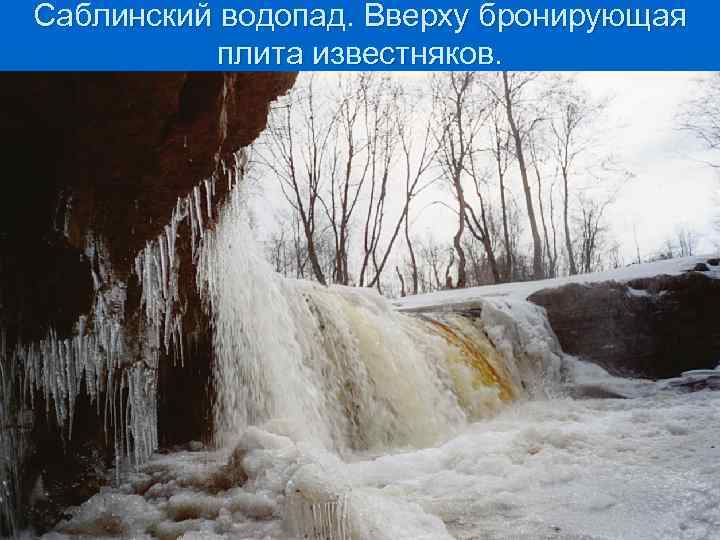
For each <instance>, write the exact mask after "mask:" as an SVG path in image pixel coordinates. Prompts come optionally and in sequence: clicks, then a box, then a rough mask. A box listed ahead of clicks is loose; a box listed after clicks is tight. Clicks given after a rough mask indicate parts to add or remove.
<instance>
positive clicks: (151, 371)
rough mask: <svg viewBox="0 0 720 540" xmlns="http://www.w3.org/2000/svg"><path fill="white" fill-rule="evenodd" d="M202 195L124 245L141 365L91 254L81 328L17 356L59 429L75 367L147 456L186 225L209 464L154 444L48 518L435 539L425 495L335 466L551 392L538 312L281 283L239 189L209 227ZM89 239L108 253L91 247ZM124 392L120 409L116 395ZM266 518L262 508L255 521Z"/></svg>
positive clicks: (442, 435) (92, 530) (206, 190)
mask: <svg viewBox="0 0 720 540" xmlns="http://www.w3.org/2000/svg"><path fill="white" fill-rule="evenodd" d="M237 169H238V168H237V167H236V169H235V170H236V171H237ZM235 178H236V179H237V177H235ZM230 182H231V186H232V180H230ZM214 193H215V182H214V181H208V182H204V183H203V184H202V185H201V186H200V187H198V188H197V189H195V190H193V192H192V193H191V194H190V195H189V196H188V197H187V198H186V199H182V200H180V201H179V202H178V205H177V207H176V209H175V211H174V213H173V216H172V219H171V221H170V224H169V225H168V226H167V227H165V229H164V230H163V232H162V233H161V234H160V235H159V237H158V238H157V239H156V240H154V241H152V242H149V243H148V244H147V246H146V247H145V249H144V250H143V251H142V252H141V253H140V254H139V255H138V256H137V258H136V261H135V272H136V276H137V278H138V281H139V283H140V284H141V286H142V296H141V306H142V309H143V314H144V317H142V323H141V327H140V336H141V343H140V347H139V353H140V354H139V356H140V358H141V359H142V362H140V363H138V364H137V365H127V362H128V358H129V357H131V356H132V355H130V354H128V351H127V349H128V347H129V345H128V343H127V338H126V336H125V335H124V326H123V320H122V314H123V313H124V302H125V287H124V284H122V283H119V282H114V281H113V280H112V279H111V272H110V271H109V270H108V269H105V268H103V266H102V265H95V266H96V267H97V268H98V275H94V278H95V282H96V288H97V294H96V307H95V313H94V314H93V318H92V320H93V325H92V328H89V327H88V326H89V325H88V323H87V321H86V319H85V318H81V319H80V321H79V323H78V328H77V334H76V336H75V337H73V338H69V339H64V340H63V339H59V338H58V337H57V336H56V335H55V334H54V332H52V331H50V333H49V335H48V338H47V339H46V340H43V341H42V342H40V343H39V344H31V345H29V346H25V347H23V346H18V350H17V351H15V352H14V353H13V355H14V358H15V359H16V360H17V359H21V361H19V362H15V363H14V364H13V365H23V366H26V368H25V369H26V371H27V372H26V374H25V375H24V376H23V377H21V378H20V380H22V381H23V384H24V385H25V386H24V387H27V388H28V390H31V389H34V388H36V389H38V390H40V391H42V392H44V393H45V397H46V399H45V403H46V404H47V403H48V402H49V401H50V399H52V401H53V402H54V403H55V407H54V409H55V413H56V414H57V415H58V418H57V420H58V424H59V425H61V426H64V425H71V424H72V416H73V406H74V402H75V399H76V397H77V394H78V392H79V391H80V388H81V384H80V381H81V380H83V379H84V380H85V386H86V387H87V389H88V392H89V393H90V396H91V397H92V398H93V399H94V400H95V401H96V403H97V405H98V410H99V411H100V406H101V404H100V401H99V397H100V396H101V395H102V394H103V393H106V394H110V395H109V397H107V398H106V401H105V403H106V404H105V405H104V407H105V409H106V410H105V413H104V414H105V416H106V418H108V417H109V418H110V425H111V426H113V429H114V433H115V439H116V450H117V454H118V456H119V455H120V454H121V453H122V452H124V451H127V452H130V451H132V452H133V454H132V455H133V456H134V461H135V463H136V464H138V465H139V464H141V463H143V462H145V461H146V460H147V459H148V458H149V457H150V455H151V453H152V452H153V451H154V450H155V449H156V448H157V412H156V411H157V406H156V387H157V371H156V370H157V366H158V362H159V361H160V358H161V356H160V355H161V351H164V352H165V353H169V352H171V351H172V352H174V354H173V355H171V356H173V357H175V358H178V357H179V358H180V359H181V361H182V358H183V355H184V352H183V350H182V343H183V339H182V337H183V336H182V335H181V329H182V318H181V317H182V310H181V309H180V308H179V306H178V274H177V272H178V261H177V256H176V253H175V250H176V248H175V244H176V240H177V237H178V234H179V232H178V225H179V224H180V223H182V222H184V221H186V220H187V221H188V222H189V227H187V230H188V232H189V233H190V234H191V246H192V255H193V261H194V262H195V263H196V265H197V286H198V289H199V291H200V293H201V297H202V300H203V304H204V307H205V309H206V310H207V312H208V314H209V316H210V319H211V323H212V339H213V349H214V351H213V352H214V354H213V357H214V375H213V377H214V390H215V404H214V410H213V414H214V429H215V437H214V439H215V445H216V447H217V450H216V451H215V452H214V453H212V454H210V455H206V457H205V458H204V459H206V460H208V463H210V464H211V465H207V464H206V465H203V466H202V472H200V471H196V472H190V473H188V472H187V471H194V470H195V468H197V467H198V465H197V464H196V463H195V462H194V461H193V460H194V459H195V458H194V457H192V455H190V456H188V457H187V459H189V460H190V462H186V461H185V459H186V458H185V457H184V456H183V455H178V456H176V457H174V458H172V459H170V461H169V462H162V459H161V458H154V459H153V460H151V462H150V464H149V465H148V466H147V467H146V468H145V469H143V470H141V471H140V472H138V473H136V474H137V475H140V476H141V477H142V479H141V480H137V479H136V480H133V479H132V478H133V477H132V475H131V476H130V477H129V478H130V480H129V481H130V482H131V483H130V484H129V485H125V486H124V487H122V486H121V487H120V488H119V491H118V492H113V491H109V492H103V493H100V494H98V495H96V496H95V497H93V498H92V499H91V500H90V501H88V502H87V503H86V504H85V505H83V507H81V508H80V509H78V510H77V511H75V512H74V513H73V518H72V519H71V520H70V521H68V522H63V523H61V524H59V526H58V529H59V530H60V531H64V532H66V533H68V534H85V535H90V536H93V535H97V534H100V531H103V530H106V528H107V527H108V526H110V525H108V520H110V521H112V523H113V525H112V526H113V527H115V526H117V527H120V528H119V529H118V530H121V531H123V532H122V534H124V535H126V536H133V535H137V534H145V533H150V534H153V535H155V536H159V537H161V538H165V537H167V538H177V537H178V536H179V535H180V534H181V533H179V534H178V535H175V533H173V532H172V531H180V530H181V529H179V528H178V527H179V525H173V524H172V523H174V522H176V521H178V520H180V521H182V522H183V524H184V525H183V527H186V526H187V527H192V523H195V522H198V520H201V519H212V520H214V521H213V524H214V525H213V528H214V530H220V529H222V530H225V531H227V532H232V531H234V533H238V534H240V533H242V534H245V535H246V537H252V536H254V535H256V534H257V535H259V537H262V536H264V535H267V534H270V533H271V536H273V537H276V535H277V534H280V530H282V531H284V532H283V533H282V534H287V535H290V537H295V536H298V535H299V536H302V537H305V538H312V539H317V540H320V539H322V540H328V539H337V540H345V539H346V538H348V539H349V538H354V539H356V538H372V539H373V540H379V539H382V538H387V539H388V540H398V539H399V538H408V539H410V538H420V537H421V536H422V535H423V534H424V533H423V531H428V530H429V531H436V533H437V534H435V535H434V536H433V535H432V534H431V535H430V536H427V537H428V538H441V537H443V538H444V537H445V536H443V534H445V533H443V532H442V531H443V530H444V526H443V525H442V522H440V521H439V520H438V519H437V518H434V517H432V516H428V515H427V514H425V513H424V511H423V510H422V509H421V508H420V507H419V506H417V505H413V504H409V503H408V504H398V502H397V501H394V500H391V499H388V498H387V497H385V496H384V495H381V494H379V493H376V492H374V491H372V490H371V491H368V490H367V489H356V488H353V487H352V484H353V483H352V481H351V480H350V479H349V478H348V469H347V463H348V462H352V461H354V460H357V459H360V458H361V457H363V456H373V455H382V454H387V453H393V452H400V451H411V450H412V449H422V448H427V447H432V446H435V445H437V444H440V443H442V442H443V441H447V440H448V439H450V438H451V437H453V436H454V435H457V434H459V433H461V432H462V431H463V430H465V429H466V428H467V426H468V425H469V424H470V423H471V422H473V421H476V420H480V419H484V418H490V417H492V416H494V415H495V414H497V413H498V412H499V411H501V410H503V409H504V408H505V407H506V404H507V403H508V402H511V401H517V400H523V399H525V398H529V397H542V396H545V395H547V394H548V393H549V392H552V391H553V387H554V385H555V383H557V381H559V366H560V364H561V363H562V362H561V356H560V351H559V347H558V345H557V342H556V340H555V338H554V336H553V335H552V332H551V331H550V330H549V328H548V326H547V321H546V320H545V317H544V315H543V314H542V312H541V310H540V309H539V308H534V307H531V306H529V305H527V304H524V303H523V305H522V306H512V305H508V304H506V303H503V302H494V303H493V302H488V303H486V305H484V306H483V308H482V310H481V313H477V312H476V313H474V314H468V315H465V316H464V315H460V314H449V313H447V314H443V313H434V314H423V315H408V314H403V313H399V312H398V311H396V310H395V309H393V308H392V306H391V305H390V304H389V303H388V302H387V301H386V300H385V299H383V298H382V297H381V296H380V295H378V294H377V293H376V292H374V291H372V290H368V289H362V288H348V287H322V286H320V285H318V284H315V283H311V282H306V281H298V280H289V279H284V278H282V277H280V276H279V275H277V274H275V273H274V272H273V271H272V269H271V267H270V266H269V265H268V263H267V262H265V261H264V259H263V254H262V250H261V249H260V247H259V246H258V245H257V244H256V243H255V242H254V240H253V238H252V231H251V230H250V228H249V226H248V224H247V221H246V215H247V210H246V208H245V203H244V199H243V195H242V190H241V189H240V188H238V187H236V188H235V189H233V190H232V191H231V194H230V196H229V197H228V200H227V201H226V204H225V205H224V206H223V208H222V209H221V210H220V211H219V212H218V211H217V209H216V210H215V212H214V215H215V218H216V222H215V226H214V227H213V228H211V229H206V227H205V226H204V223H206V222H207V221H204V219H205V220H210V219H211V218H212V216H213V209H212V204H211V198H212V196H213V195H214ZM94 245H95V246H97V248H96V249H97V250H98V253H97V254H93V255H94V256H96V257H97V258H98V259H102V256H101V255H102V253H101V251H102V244H100V243H96V244H94ZM119 367H124V369H121V370H118V368H119ZM116 373H119V376H120V377H121V379H122V380H120V381H119V382H118V383H116V382H115V381H113V379H112V377H113V376H115V374H116ZM3 376H4V375H3ZM123 389H127V392H128V396H129V399H128V414H125V415H124V414H123V412H122V411H116V409H115V403H116V401H117V400H116V398H114V397H113V395H114V394H113V393H114V392H122V391H123ZM32 395H33V392H32V391H28V396H30V397H31V396H32ZM108 404H109V405H108ZM31 405H32V404H31ZM130 441H132V445H131V444H130ZM3 444H4V445H6V444H7V445H8V446H10V445H11V444H16V443H14V442H13V441H7V442H6V441H3ZM158 459H161V462H158V461H157V460H158ZM160 463H162V464H160ZM171 471H172V472H171ZM0 472H2V471H0ZM11 472H12V471H11ZM188 474H190V475H191V477H192V479H190V478H186V477H187V475H188ZM10 476H12V475H10ZM168 478H174V479H173V480H171V481H169V483H167V482H168ZM183 478H185V479H183ZM228 482H230V483H229V484H228ZM148 485H150V486H155V487H151V488H147V486H148ZM138 486H146V487H144V488H142V489H141V488H140V487H138ZM188 489H189V490H190V491H184V490H188ZM138 490H140V491H138ZM198 490H200V491H198ZM138 492H140V493H142V496H138V495H132V496H130V495H127V493H138ZM128 497H130V498H128ZM156 504H157V505H159V506H158V507H156V506H154V505H156ZM385 508H393V509H394V510H393V512H395V513H396V514H397V516H398V517H397V519H399V520H400V519H401V520H403V521H402V522H403V523H404V524H403V525H402V526H395V527H393V526H392V523H391V522H392V521H393V519H394V518H393V517H392V515H390V516H385V517H384V518H382V519H380V517H379V516H380V514H381V513H382V512H381V510H380V509H385ZM127 509H132V511H130V510H127ZM131 514H132V515H131ZM123 515H124V516H125V518H127V519H125V520H124V521H123V519H124V518H122V517H118V516H123ZM143 516H145V517H143ZM268 517H273V518H274V521H270V522H268V523H269V524H267V525H263V524H262V521H260V522H259V521H257V520H258V519H261V520H262V519H267V518H268ZM145 518H147V519H145ZM180 518H182V519H180ZM118 519H120V520H121V521H122V523H123V524H122V526H120V525H117V523H116V522H117V520H118ZM166 520H170V521H166ZM409 522H416V526H415V528H413V527H412V526H408V523H409ZM198 526H200V525H198ZM202 526H203V527H204V526H205V525H202ZM268 527H270V528H269V529H268ZM273 527H275V528H273ZM277 527H280V529H277ZM183 530H184V529H183ZM189 530H192V529H189ZM243 531H244V532H243ZM262 531H265V532H262ZM181 532H182V531H181ZM433 534H434V533H433ZM413 535H414V536H413Z"/></svg>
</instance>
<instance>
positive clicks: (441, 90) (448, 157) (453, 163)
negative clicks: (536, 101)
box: [433, 72, 485, 288]
mask: <svg viewBox="0 0 720 540" xmlns="http://www.w3.org/2000/svg"><path fill="white" fill-rule="evenodd" d="M475 78H476V74H475V73H472V72H464V73H459V72H451V73H447V74H443V75H439V76H436V77H435V78H434V81H433V103H434V109H435V112H436V121H437V127H436V131H435V139H436V140H437V141H438V144H439V147H440V149H439V151H438V162H439V164H440V167H441V170H442V173H443V178H444V179H445V180H446V181H447V182H448V183H449V185H450V186H451V188H452V190H453V192H454V196H455V200H456V202H457V229H456V233H455V236H454V237H453V247H454V249H455V252H456V254H457V281H456V283H455V286H456V287H457V288H464V287H465V286H466V284H467V274H466V267H467V261H466V257H465V251H464V249H463V245H462V239H463V233H464V232H465V226H466V224H467V222H468V216H467V214H468V204H467V200H466V197H465V190H464V187H463V177H464V176H465V175H466V173H467V171H468V169H469V167H470V160H471V156H472V153H473V151H474V145H475V140H476V138H477V136H478V133H479V129H480V127H481V125H482V122H483V120H484V116H485V111H484V109H483V107H482V106H481V104H479V103H477V100H474V99H473V98H474V96H473V87H474V82H475ZM446 282H447V280H446Z"/></svg>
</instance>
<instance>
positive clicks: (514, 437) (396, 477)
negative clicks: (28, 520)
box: [46, 390, 720, 540]
mask: <svg viewBox="0 0 720 540" xmlns="http://www.w3.org/2000/svg"><path fill="white" fill-rule="evenodd" d="M240 448H241V449H242V451H241V452H239V453H238V455H239V456H240V457H241V458H242V464H243V468H244V469H245V471H246V472H247V474H248V475H249V476H250V479H249V480H248V482H247V483H246V484H245V486H243V487H230V488H229V489H228V487H227V486H225V485H223V479H229V478H232V474H233V470H234V469H232V467H227V466H225V463H226V462H227V461H228V456H227V454H226V453H222V452H220V453H211V452H180V453H176V454H172V455H169V456H158V457H157V458H155V459H153V461H152V462H151V463H150V465H149V466H148V467H147V468H146V469H145V472H144V473H142V474H139V475H136V476H135V477H134V478H133V479H132V481H128V482H127V483H126V484H125V485H124V486H123V487H122V488H120V489H108V490H106V491H105V492H103V493H101V494H99V495H97V496H96V497H95V498H94V499H93V500H91V501H90V502H89V503H87V504H86V505H84V506H83V507H82V508H81V509H80V510H79V511H78V512H77V513H76V515H75V517H74V518H73V519H72V520H71V521H70V522H68V523H66V524H64V525H62V526H61V527H60V528H59V531H58V532H57V533H52V534H49V535H47V536H46V540H59V539H65V538H67V537H68V536H67V535H69V536H70V537H78V536H82V537H84V538H100V537H103V536H105V535H108V536H112V535H113V534H112V533H114V535H115V536H122V537H124V538H152V537H156V538H163V539H171V538H178V537H180V538H184V539H186V540H200V539H208V540H209V539H212V540H215V539H219V538H225V539H258V540H259V539H291V538H301V537H302V536H301V534H302V533H305V534H307V530H297V529H296V530H295V531H294V532H293V528H292V523H288V522H287V521H286V522H285V523H284V522H283V517H282V516H283V514H284V513H286V512H285V511H284V505H285V504H287V501H290V500H291V499H292V496H293V494H294V491H295V489H297V491H303V495H304V496H306V497H314V498H315V500H317V501H325V503H326V505H327V507H328V508H333V507H334V506H333V504H335V505H337V504H341V503H342V504H344V505H346V508H345V510H344V511H345V512H347V515H348V522H349V523H351V524H354V526H353V529H352V530H353V531H356V530H357V529H362V535H357V534H353V535H352V536H350V535H347V536H343V535H342V534H340V533H337V534H335V535H331V536H327V537H326V538H328V539H336V538H340V539H342V538H368V539H373V540H383V539H388V540H420V539H427V540H440V539H449V538H458V539H466V540H470V539H487V540H490V539H497V540H500V539H509V538H512V539H523V540H540V539H558V540H580V539H583V540H591V539H592V540H610V539H613V540H628V539H632V540H666V539H673V540H675V539H677V540H701V539H702V540H712V539H717V538H720V393H718V392H711V391H701V392H696V393H677V392H674V391H668V390H665V391H659V392H655V393H654V394H653V395H651V396H646V397H642V398H636V399H627V400H623V399H611V400H602V399H598V400H586V401H578V400H573V399H554V400H543V401H525V402H521V403H517V404H515V405H513V406H512V407H509V408H507V409H506V410H504V411H503V412H501V413H500V414H499V415H497V416H496V417H494V418H492V419H490V420H486V421H483V422H478V423H475V424H472V425H469V426H468V427H467V429H466V430H465V431H464V432H462V433H461V434H460V435H458V436H456V437H454V438H452V439H450V440H449V441H447V442H445V443H444V444H440V445H438V446H435V447H431V448H426V449H421V450H412V451H406V452H400V453H397V452H395V453H388V454H387V455H382V456H379V457H373V456H362V455H357V456H355V457H353V458H352V459H347V460H346V461H345V462H343V461H341V460H340V459H338V458H337V457H336V456H335V455H333V454H330V453H326V452H322V451H320V450H319V449H317V448H314V447H307V446H304V445H303V443H299V442H296V441H292V440H291V438H289V437H285V436H281V435H277V434H271V433H269V432H267V431H264V430H260V429H255V428H253V429H251V430H250V431H249V432H248V433H246V434H245V435H244V436H243V438H242V440H241V442H240ZM230 461H231V462H232V460H230ZM291 480H292V482H291ZM293 486H294V487H293ZM138 493H139V494H138ZM285 519H286V520H287V519H288V518H287V516H286V518H285ZM328 530H331V529H328ZM311 532H312V531H311ZM108 533H111V534H108ZM306 538H320V536H312V535H310V536H306Z"/></svg>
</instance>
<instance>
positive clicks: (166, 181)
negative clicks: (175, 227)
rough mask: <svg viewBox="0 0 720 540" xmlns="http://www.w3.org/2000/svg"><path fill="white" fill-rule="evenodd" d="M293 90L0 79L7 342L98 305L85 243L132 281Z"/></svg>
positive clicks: (275, 77)
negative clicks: (105, 253) (147, 252)
mask: <svg viewBox="0 0 720 540" xmlns="http://www.w3.org/2000/svg"><path fill="white" fill-rule="evenodd" d="M294 79H295V74H292V73H242V74H241V73H238V74H223V73H191V74H188V73H166V74H112V73H108V74H26V75H22V74H4V75H2V76H0V108H2V109H3V110H2V118H3V121H2V122H0V148H2V156H3V178H4V182H3V189H4V192H3V196H2V197H0V253H2V258H1V259H0V286H1V287H2V291H0V304H1V305H2V309H1V310H0V326H2V327H4V328H5V329H6V330H7V332H8V336H9V340H10V341H11V342H13V341H15V339H19V340H22V341H24V342H29V341H34V340H36V339H38V337H40V336H41V335H42V334H43V333H44V332H45V331H46V330H47V327H48V326H49V325H50V324H52V325H54V326H55V327H56V328H57V330H58V332H61V333H67V330H68V329H69V328H70V327H71V325H72V324H73V322H74V321H75V320H77V316H78V315H79V314H80V313H83V312H85V311H87V307H89V303H90V299H89V297H90V294H91V289H92V283H91V281H90V273H89V272H88V271H83V269H82V266H83V265H85V266H87V264H88V263H87V261H86V260H85V259H84V256H83V248H84V245H85V240H86V236H87V234H88V233H92V234H94V235H95V236H96V237H102V238H105V239H107V243H108V249H109V251H110V255H111V259H112V266H113V269H114V271H115V272H116V273H117V274H118V276H119V277H121V278H122V277H124V276H127V274H128V273H129V271H130V266H131V264H132V261H133V259H134V257H135V254H136V253H137V252H138V251H139V250H140V249H141V248H142V247H143V245H144V243H145V242H146V241H147V240H149V239H151V238H154V237H156V236H157V235H158V234H159V233H160V232H161V231H162V228H163V227H164V225H165V224H166V223H167V222H168V219H169V217H170V214H171V212H172V209H173V208H174V206H175V203H176V201H177V198H178V196H181V195H186V194H187V193H188V192H189V191H190V190H191V189H192V187H193V186H195V185H196V184H197V183H198V182H199V181H201V180H202V179H204V178H207V177H209V176H210V175H211V174H212V173H214V172H216V171H217V169H218V167H219V166H220V162H221V161H223V160H224V161H226V162H231V160H232V154H233V153H234V152H235V151H237V150H238V149H239V148H240V147H242V146H246V145H248V144H249V143H250V142H252V141H253V140H254V139H255V137H257V135H258V134H259V133H260V131H261V130H262V129H263V128H264V127H265V124H266V120H267V112H268V108H269V104H270V102H271V101H272V100H273V99H275V98H276V97H278V96H279V95H281V94H283V93H284V92H285V91H287V89H288V88H290V86H291V85H292V83H293V82H294ZM218 187H219V188H222V187H223V186H222V185H219V186H218ZM66 206H69V208H70V212H68V213H66V212H65V208H66ZM59 284H62V286H57V285H59Z"/></svg>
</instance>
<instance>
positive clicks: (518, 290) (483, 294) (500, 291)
mask: <svg viewBox="0 0 720 540" xmlns="http://www.w3.org/2000/svg"><path fill="white" fill-rule="evenodd" d="M717 261H718V257H717V256H697V257H683V258H679V259H669V260H665V261H657V262H652V263H643V264H633V265H630V266H627V267H625V268H618V269H615V270H608V271H606V272H596V273H594V274H581V275H577V276H567V277H561V278H555V279H543V280H539V281H525V282H521V283H502V284H499V285H487V286H484V287H473V288H470V289H456V290H449V291H439V292H435V293H430V294H420V295H416V296H408V297H405V298H401V299H398V300H395V301H393V304H394V305H395V306H396V307H397V308H398V309H400V310H401V311H413V310H422V309H428V308H433V307H443V306H445V307H447V306H451V305H453V304H464V303H471V302H476V301H478V300H481V299H483V298H492V297H512V298H516V299H519V300H525V299H527V298H528V297H529V296H531V295H532V294H534V293H536V292H537V291H540V290H542V289H552V288H557V287H562V286H563V285H567V284H568V283H580V284H582V283H601V282H604V281H616V282H619V283H625V282H628V281H632V280H634V279H640V278H647V277H653V276H660V275H671V276H674V275H680V274H683V273H685V272H689V271H692V270H693V269H694V268H695V267H696V266H697V265H706V267H707V268H708V271H706V272H703V273H704V274H705V275H707V276H709V277H712V278H715V279H720V265H718V263H717ZM710 262H714V263H715V264H714V265H713V264H710Z"/></svg>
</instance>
